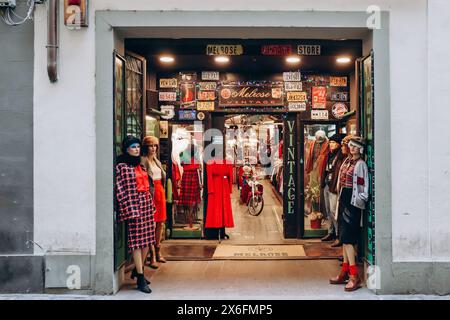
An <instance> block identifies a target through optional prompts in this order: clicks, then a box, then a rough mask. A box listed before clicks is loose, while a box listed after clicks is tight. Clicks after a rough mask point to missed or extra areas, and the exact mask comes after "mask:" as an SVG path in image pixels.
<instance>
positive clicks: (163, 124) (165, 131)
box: [159, 120, 169, 139]
mask: <svg viewBox="0 0 450 320" xmlns="http://www.w3.org/2000/svg"><path fill="white" fill-rule="evenodd" d="M159 137H160V138H162V139H167V138H169V121H165V120H161V121H159Z"/></svg>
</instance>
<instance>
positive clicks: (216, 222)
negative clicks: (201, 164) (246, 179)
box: [205, 159, 234, 228]
mask: <svg viewBox="0 0 450 320" xmlns="http://www.w3.org/2000/svg"><path fill="white" fill-rule="evenodd" d="M206 173H207V178H208V207H207V210H206V223H205V227H206V228H222V227H226V228H232V227H234V222H233V212H232V209H231V192H232V190H233V188H232V187H233V182H232V176H233V166H232V164H231V162H230V161H226V160H225V161H224V160H217V159H216V160H210V161H208V162H207V164H206Z"/></svg>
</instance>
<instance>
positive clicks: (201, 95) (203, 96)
mask: <svg viewBox="0 0 450 320" xmlns="http://www.w3.org/2000/svg"><path fill="white" fill-rule="evenodd" d="M197 99H198V100H205V101H214V100H216V92H215V91H199V92H198V93H197Z"/></svg>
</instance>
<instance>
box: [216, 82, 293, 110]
mask: <svg viewBox="0 0 450 320" xmlns="http://www.w3.org/2000/svg"><path fill="white" fill-rule="evenodd" d="M219 105H220V106H228V107H233V106H282V105H284V101H283V87H281V86H279V85H277V86H272V85H259V86H255V85H236V86H231V85H230V86H223V87H222V88H221V89H220V95H219Z"/></svg>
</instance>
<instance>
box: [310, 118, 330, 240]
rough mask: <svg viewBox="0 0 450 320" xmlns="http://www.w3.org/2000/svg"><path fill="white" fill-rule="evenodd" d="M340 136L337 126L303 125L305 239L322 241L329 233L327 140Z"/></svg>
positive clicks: (326, 124) (327, 124)
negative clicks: (324, 181)
mask: <svg viewBox="0 0 450 320" xmlns="http://www.w3.org/2000/svg"><path fill="white" fill-rule="evenodd" d="M335 133H337V124H336V123H332V124H329V123H324V124H321V123H313V124H304V125H303V137H304V149H303V152H304V155H303V159H304V166H303V190H304V208H303V212H304V238H317V237H323V236H325V235H326V234H327V233H328V227H329V224H330V223H332V222H331V221H328V220H327V219H326V217H327V215H326V211H325V201H324V189H323V188H322V178H323V175H324V172H325V166H326V161H327V156H328V152H329V143H328V139H329V138H330V137H331V136H332V135H333V134H335Z"/></svg>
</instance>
